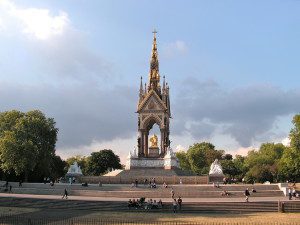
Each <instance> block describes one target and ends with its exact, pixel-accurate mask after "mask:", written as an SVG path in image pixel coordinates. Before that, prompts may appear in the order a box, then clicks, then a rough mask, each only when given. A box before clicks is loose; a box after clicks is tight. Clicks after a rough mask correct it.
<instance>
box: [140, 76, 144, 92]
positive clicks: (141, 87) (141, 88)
mask: <svg viewBox="0 0 300 225" xmlns="http://www.w3.org/2000/svg"><path fill="white" fill-rule="evenodd" d="M141 93H143V77H142V76H141V83H140V94H141Z"/></svg>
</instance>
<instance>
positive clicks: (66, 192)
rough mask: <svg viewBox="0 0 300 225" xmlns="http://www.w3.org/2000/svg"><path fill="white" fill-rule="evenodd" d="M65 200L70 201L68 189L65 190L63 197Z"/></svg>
mask: <svg viewBox="0 0 300 225" xmlns="http://www.w3.org/2000/svg"><path fill="white" fill-rule="evenodd" d="M64 198H66V199H68V191H67V189H66V188H65V190H64V194H63V196H62V199H64Z"/></svg>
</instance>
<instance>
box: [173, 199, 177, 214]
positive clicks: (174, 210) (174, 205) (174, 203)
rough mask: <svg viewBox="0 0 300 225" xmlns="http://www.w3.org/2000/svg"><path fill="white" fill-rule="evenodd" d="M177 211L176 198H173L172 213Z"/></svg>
mask: <svg viewBox="0 0 300 225" xmlns="http://www.w3.org/2000/svg"><path fill="white" fill-rule="evenodd" d="M176 212H177V201H176V198H174V199H173V213H176Z"/></svg>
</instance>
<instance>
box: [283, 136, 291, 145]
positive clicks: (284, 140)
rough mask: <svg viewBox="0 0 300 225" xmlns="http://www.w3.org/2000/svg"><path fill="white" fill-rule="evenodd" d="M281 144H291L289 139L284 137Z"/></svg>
mask: <svg viewBox="0 0 300 225" xmlns="http://www.w3.org/2000/svg"><path fill="white" fill-rule="evenodd" d="M281 143H282V144H283V145H284V146H290V143H291V140H290V138H289V137H286V138H284V139H283V140H282V141H281Z"/></svg>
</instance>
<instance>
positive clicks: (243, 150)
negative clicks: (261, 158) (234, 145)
mask: <svg viewBox="0 0 300 225" xmlns="http://www.w3.org/2000/svg"><path fill="white" fill-rule="evenodd" d="M251 150H258V149H257V148H254V147H252V146H250V147H247V148H244V147H240V148H238V149H236V150H233V151H228V152H227V151H226V153H229V154H231V155H233V156H234V157H235V156H236V155H241V156H246V155H247V154H248V152H249V151H251Z"/></svg>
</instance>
